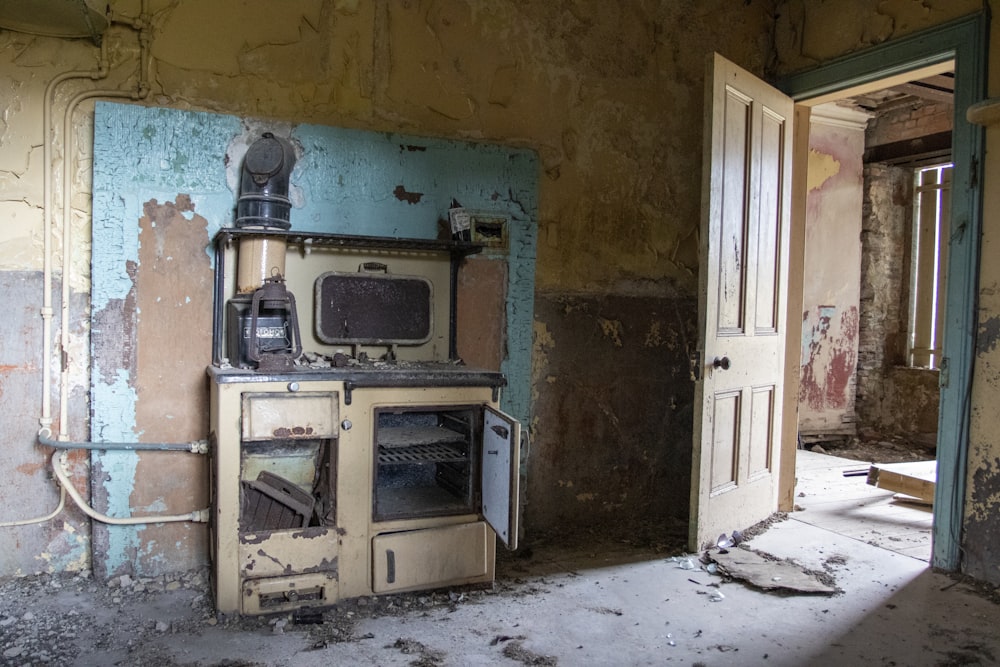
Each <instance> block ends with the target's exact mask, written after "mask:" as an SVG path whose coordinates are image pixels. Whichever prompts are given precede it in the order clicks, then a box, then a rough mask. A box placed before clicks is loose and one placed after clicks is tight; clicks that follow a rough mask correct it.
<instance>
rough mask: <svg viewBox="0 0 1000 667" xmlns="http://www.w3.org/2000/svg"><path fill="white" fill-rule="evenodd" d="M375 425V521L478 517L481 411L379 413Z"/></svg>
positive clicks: (382, 410) (396, 410)
mask: <svg viewBox="0 0 1000 667" xmlns="http://www.w3.org/2000/svg"><path fill="white" fill-rule="evenodd" d="M375 419H376V427H375V448H374V450H375V452H376V460H375V493H374V508H373V518H374V520H375V521H387V520H390V519H402V518H413V517H422V516H442V515H448V514H468V513H472V512H474V511H475V509H476V499H477V494H478V488H477V487H476V485H475V484H474V477H473V475H472V471H473V470H474V469H478V460H479V452H478V442H477V441H476V439H475V437H474V436H475V434H476V433H477V432H478V431H479V426H478V422H479V418H478V411H477V410H475V409H473V408H472V407H465V408H462V407H455V406H449V408H447V409H433V408H420V409H415V408H399V407H396V408H379V409H378V410H376V417H375Z"/></svg>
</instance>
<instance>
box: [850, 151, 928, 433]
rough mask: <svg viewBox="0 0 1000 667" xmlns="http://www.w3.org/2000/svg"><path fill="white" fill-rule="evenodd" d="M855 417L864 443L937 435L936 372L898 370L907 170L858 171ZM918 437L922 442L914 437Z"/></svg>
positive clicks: (908, 217) (906, 275) (905, 278)
mask: <svg viewBox="0 0 1000 667" xmlns="http://www.w3.org/2000/svg"><path fill="white" fill-rule="evenodd" d="M864 193H865V196H864V206H863V219H862V227H861V244H862V255H861V309H860V325H859V328H860V330H859V335H858V384H857V387H858V393H857V402H856V411H857V415H858V427H859V433H860V434H861V435H862V436H863V437H870V438H871V437H879V438H888V437H891V436H904V437H907V438H909V439H911V440H915V441H916V442H918V443H919V444H926V443H927V441H928V440H929V439H931V440H932V438H929V437H928V436H931V435H932V434H934V433H935V432H936V430H937V407H938V401H939V396H938V387H937V376H938V374H937V371H928V370H924V369H910V368H905V367H904V364H905V363H906V359H905V355H906V336H907V319H908V312H909V305H908V299H909V281H910V263H909V248H910V243H911V237H912V234H911V229H912V214H911V212H912V208H913V170H912V169H909V168H905V167H893V166H889V165H885V164H869V165H866V166H865V170H864ZM916 436H923V437H916Z"/></svg>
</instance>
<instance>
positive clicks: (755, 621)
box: [0, 490, 1000, 667]
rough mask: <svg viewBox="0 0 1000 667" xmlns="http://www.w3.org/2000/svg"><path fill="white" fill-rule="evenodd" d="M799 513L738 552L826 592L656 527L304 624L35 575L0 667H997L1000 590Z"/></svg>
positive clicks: (7, 614) (151, 592)
mask: <svg viewBox="0 0 1000 667" xmlns="http://www.w3.org/2000/svg"><path fill="white" fill-rule="evenodd" d="M809 492H810V493H811V492H812V491H811V490H810V491H809ZM810 511H811V510H809V509H807V510H805V511H803V512H794V513H792V514H791V515H789V516H788V517H787V518H783V519H782V520H777V521H775V522H773V523H771V524H770V525H769V526H768V527H766V528H765V529H762V530H761V531H759V532H755V533H752V534H751V535H752V536H751V537H750V538H749V539H748V540H747V541H746V542H744V543H743V544H742V545H740V546H741V547H743V548H749V549H752V550H755V551H757V552H761V553H763V554H765V555H766V557H767V558H768V559H772V560H774V561H775V562H783V563H793V564H796V565H798V566H799V569H800V570H801V571H802V572H803V573H804V574H806V575H816V577H817V578H818V579H820V580H822V581H825V582H829V583H832V584H833V586H834V587H835V588H836V589H837V592H836V593H834V594H833V595H817V594H809V595H806V594H797V593H792V592H788V591H784V592H782V591H775V592H765V591H763V590H760V589H759V588H756V587H753V586H751V585H749V584H747V583H746V582H744V581H743V580H741V579H738V578H732V577H728V576H724V575H723V574H721V573H718V572H716V573H710V572H708V571H706V570H705V569H704V568H705V567H706V565H705V564H704V563H702V562H701V561H700V560H699V559H698V558H697V557H693V556H690V557H689V556H687V555H685V554H681V553H679V552H678V551H676V550H673V549H671V548H670V547H669V543H670V542H671V540H673V539H674V537H669V535H670V532H671V531H668V530H666V531H663V535H665V536H668V537H667V538H666V539H664V540H663V541H660V542H658V541H657V540H656V539H653V538H655V536H656V533H655V531H654V533H652V534H648V535H642V536H640V538H641V539H638V540H632V541H631V543H625V542H622V541H612V540H607V539H602V538H601V537H600V536H593V539H592V541H584V542H582V543H581V542H578V543H577V544H576V545H568V544H567V543H565V542H564V541H560V540H546V541H539V540H535V541H533V542H532V543H531V544H530V548H527V549H524V550H522V552H521V553H519V554H517V555H515V556H506V557H504V558H502V559H501V562H500V563H499V565H498V577H497V581H496V583H495V585H493V586H490V587H474V588H473V587H470V588H461V589H453V590H444V591H435V592H429V593H416V594H407V595H397V596H388V597H379V598H362V599H359V600H352V601H347V602H342V603H340V604H338V605H337V606H336V608H334V609H330V610H327V611H325V612H323V613H321V614H302V615H299V616H289V615H282V616H277V617H271V618H246V619H239V618H221V619H220V618H217V617H216V616H215V614H214V612H213V610H212V607H211V600H210V598H209V596H208V593H207V591H208V587H207V581H206V579H207V575H206V574H205V573H188V574H186V575H184V576H181V577H177V578H173V579H170V578H164V579H138V580H136V579H133V578H131V577H121V578H116V579H113V580H112V581H111V582H108V583H107V584H106V583H99V582H95V581H93V580H92V579H91V578H90V577H88V576H86V575H78V576H74V575H60V576H50V575H39V576H33V577H26V578H22V579H12V580H7V581H3V582H0V664H4V665H16V666H26V665H32V666H38V665H60V666H62V665H67V666H75V665H101V666H104V665H128V666H131V665H136V666H139V665H141V666H144V667H165V666H178V665H188V666H199V667H207V666H225V667H254V666H269V667H270V666H289V667H293V666H295V667H297V666H300V665H301V666H304V667H310V666H312V665H316V666H318V665H323V666H327V665H331V664H337V665H344V664H349V665H386V666H392V665H416V666H418V667H428V666H432V665H455V666H465V665H510V666H512V667H517V666H518V665H664V664H678V665H692V666H693V665H703V666H706V667H714V666H724V665H768V666H769V665H778V666H785V665H787V666H792V665H796V666H799V665H847V664H852V665H853V664H864V665H914V666H920V665H939V666H945V665H948V666H950V665H995V664H998V663H1000V633H997V631H996V628H997V627H1000V605H998V604H997V603H996V602H995V601H994V600H995V599H997V597H998V596H997V595H996V591H993V590H984V589H983V588H982V587H978V586H975V585H973V584H972V583H970V582H965V581H963V580H961V579H959V578H952V577H948V576H945V575H943V574H939V573H935V572H933V571H931V570H929V569H928V568H927V564H926V562H924V561H921V560H919V559H917V558H913V557H910V556H907V555H904V554H900V553H894V552H891V551H887V550H886V549H884V548H881V547H879V546H877V545H875V544H870V543H868V542H867V541H865V540H863V539H858V538H856V537H851V536H847V535H842V534H839V533H838V532H835V531H833V530H830V529H826V528H823V527H821V526H817V525H812V524H810V523H807V522H806V521H804V520H803V519H805V518H806V515H807V514H808V513H809V512H810ZM797 517H798V518H797ZM730 551H731V552H734V551H737V550H736V549H731V550H730ZM709 553H710V554H711V553H712V552H709ZM689 558H690V562H689ZM689 566H693V569H689ZM776 578H777V579H781V577H778V576H770V577H768V573H765V580H764V583H766V584H768V585H782V583H781V582H774V580H775V579H776ZM768 580H770V582H769V581H768Z"/></svg>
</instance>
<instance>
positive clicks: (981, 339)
mask: <svg viewBox="0 0 1000 667" xmlns="http://www.w3.org/2000/svg"><path fill="white" fill-rule="evenodd" d="M998 341H1000V317H991V318H989V319H987V320H985V321H983V322H980V323H979V332H978V334H977V335H976V354H980V355H982V354H986V353H988V352H993V351H994V350H996V348H997V342H998Z"/></svg>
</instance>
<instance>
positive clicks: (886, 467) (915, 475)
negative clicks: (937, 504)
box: [868, 461, 937, 503]
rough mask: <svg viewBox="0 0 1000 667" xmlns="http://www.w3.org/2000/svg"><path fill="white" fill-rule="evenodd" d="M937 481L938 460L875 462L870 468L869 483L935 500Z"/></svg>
mask: <svg viewBox="0 0 1000 667" xmlns="http://www.w3.org/2000/svg"><path fill="white" fill-rule="evenodd" d="M936 481H937V462H936V461H911V462H908V463H875V464H872V466H871V467H870V468H869V469H868V483H869V484H870V485H872V486H876V487H878V488H880V489H886V490H888V491H893V492H895V493H902V494H904V495H907V496H912V497H914V498H919V499H920V500H922V501H924V502H926V503H933V502H934V484H935V482H936Z"/></svg>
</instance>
